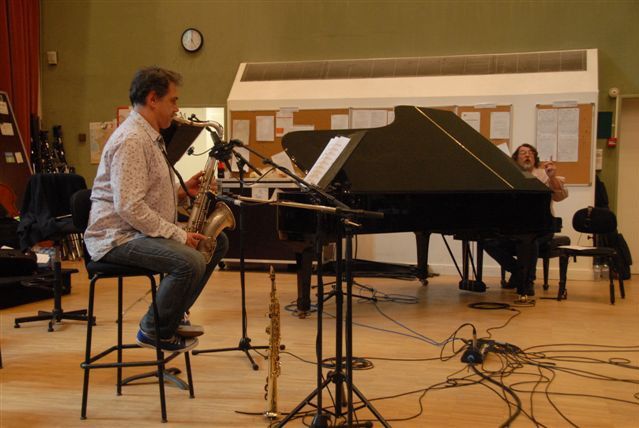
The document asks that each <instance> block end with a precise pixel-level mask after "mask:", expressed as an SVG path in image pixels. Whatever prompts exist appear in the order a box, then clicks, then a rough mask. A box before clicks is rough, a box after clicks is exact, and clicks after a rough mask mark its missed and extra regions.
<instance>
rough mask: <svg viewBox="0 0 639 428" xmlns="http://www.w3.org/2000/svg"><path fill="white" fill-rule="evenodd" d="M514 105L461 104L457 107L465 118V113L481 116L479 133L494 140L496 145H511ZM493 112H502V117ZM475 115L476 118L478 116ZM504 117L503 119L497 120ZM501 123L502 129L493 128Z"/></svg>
mask: <svg viewBox="0 0 639 428" xmlns="http://www.w3.org/2000/svg"><path fill="white" fill-rule="evenodd" d="M511 110H512V107H511V106H510V105H501V106H491V107H483V106H482V107H478V106H459V107H457V115H458V116H459V117H461V118H464V116H465V114H466V113H467V114H470V115H476V116H479V133H480V134H481V135H483V136H484V137H486V138H487V139H489V140H490V141H492V142H493V143H494V144H495V145H500V144H504V143H505V144H508V145H509V146H510V135H511V129H512V126H511V122H512V113H511ZM493 113H498V114H502V116H501V117H497V116H495V115H493ZM476 116H475V118H476ZM496 119H502V120H496ZM498 125H500V129H491V128H492V127H493V126H494V127H497V126H498Z"/></svg>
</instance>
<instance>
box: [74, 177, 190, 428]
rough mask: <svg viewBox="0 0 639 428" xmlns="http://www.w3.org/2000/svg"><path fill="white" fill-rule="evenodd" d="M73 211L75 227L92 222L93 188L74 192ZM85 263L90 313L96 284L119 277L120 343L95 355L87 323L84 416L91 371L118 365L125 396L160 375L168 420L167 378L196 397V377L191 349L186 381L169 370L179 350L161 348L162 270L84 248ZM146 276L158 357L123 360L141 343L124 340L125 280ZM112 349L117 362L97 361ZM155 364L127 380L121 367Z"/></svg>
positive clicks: (119, 386)
mask: <svg viewBox="0 0 639 428" xmlns="http://www.w3.org/2000/svg"><path fill="white" fill-rule="evenodd" d="M71 211H72V214H73V222H74V224H75V226H76V227H77V228H78V229H79V230H81V231H82V232H84V231H85V230H86V228H87V224H88V221H89V212H90V211H91V190H90V189H87V190H81V191H79V192H77V193H76V194H74V195H73V196H72V198H71ZM84 263H85V266H86V269H87V273H88V275H89V278H90V279H91V282H90V285H89V316H93V308H94V300H95V284H96V283H97V281H98V280H99V279H106V278H117V279H118V319H117V325H118V333H117V335H118V338H117V341H118V342H117V345H114V346H111V347H110V348H107V349H105V350H104V351H102V352H99V353H97V354H95V355H91V340H92V337H93V336H92V334H93V325H92V324H91V323H89V324H88V325H87V338H86V351H85V357H84V362H83V363H82V364H81V365H80V366H81V367H82V368H83V369H84V384H83V387H82V411H81V417H82V419H86V414H87V401H88V394H89V373H90V371H91V370H92V369H101V368H117V384H116V388H117V395H122V386H124V385H127V384H129V383H130V382H131V381H132V380H138V379H141V378H145V377H149V376H157V378H158V380H159V387H160V406H161V411H162V421H163V422H166V420H167V418H166V400H165V393H164V381H165V379H166V380H172V381H174V382H175V383H176V384H178V386H180V387H182V389H186V388H188V390H189V396H190V398H194V397H195V395H194V393H193V378H192V375H191V360H190V356H189V352H184V359H185V365H186V373H187V377H188V384H184V382H182V381H181V380H180V379H177V378H175V377H173V376H172V375H173V374H175V373H179V371H178V370H176V369H166V364H167V363H168V362H170V361H171V360H173V359H174V358H175V357H177V356H178V355H180V353H179V352H173V353H171V354H170V355H169V356H167V357H165V356H164V352H163V351H162V349H161V348H160V339H159V338H160V332H159V321H158V308H157V303H156V289H157V287H156V281H155V275H160V274H161V272H158V271H151V270H147V269H143V268H136V267H131V266H124V265H119V264H113V263H105V262H99V261H93V260H91V256H90V254H89V252H88V251H87V250H86V246H85V248H84ZM144 276H145V277H147V278H148V279H149V282H150V285H151V306H152V308H153V315H154V318H155V337H156V338H157V342H156V347H155V353H156V360H153V361H131V362H124V361H122V351H123V350H124V349H133V348H140V345H138V344H137V343H136V344H123V343H122V314H123V311H122V297H123V279H124V278H130V277H144ZM111 352H117V362H115V363H98V360H100V359H102V358H104V357H105V356H107V355H109V354H110V353H111ZM148 366H154V367H156V370H154V371H153V372H151V373H145V374H141V375H136V376H132V377H130V378H127V379H122V368H124V367H148Z"/></svg>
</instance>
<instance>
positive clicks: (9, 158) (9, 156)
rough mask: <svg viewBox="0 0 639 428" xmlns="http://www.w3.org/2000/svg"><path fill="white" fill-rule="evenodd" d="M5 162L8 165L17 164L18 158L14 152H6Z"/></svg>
mask: <svg viewBox="0 0 639 428" xmlns="http://www.w3.org/2000/svg"><path fill="white" fill-rule="evenodd" d="M4 161H5V162H6V163H16V157H15V155H14V154H13V152H4Z"/></svg>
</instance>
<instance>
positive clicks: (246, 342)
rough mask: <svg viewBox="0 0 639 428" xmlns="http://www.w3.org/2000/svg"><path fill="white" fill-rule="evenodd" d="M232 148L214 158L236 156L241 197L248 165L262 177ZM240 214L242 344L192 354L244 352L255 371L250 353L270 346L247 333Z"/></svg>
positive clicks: (240, 217)
mask: <svg viewBox="0 0 639 428" xmlns="http://www.w3.org/2000/svg"><path fill="white" fill-rule="evenodd" d="M232 147H233V144H231V143H228V144H227V147H226V148H225V149H223V150H218V152H217V153H216V152H214V156H216V158H217V159H219V160H222V161H225V163H227V164H228V159H229V158H230V155H231V153H233V154H234V155H235V158H236V160H237V166H238V168H239V172H240V179H239V185H240V189H239V192H240V195H241V194H242V191H243V190H244V166H245V165H246V166H248V167H250V168H251V169H253V170H254V171H257V173H258V174H260V175H261V173H260V172H259V171H258V170H257V169H256V168H255V167H254V166H253V165H251V164H250V163H249V162H248V160H246V158H244V156H242V155H241V154H240V153H237V152H236V151H234V150H233V149H232ZM218 156H219V157H218ZM229 171H230V168H229ZM239 213H240V215H239V220H238V223H239V234H240V289H241V291H242V337H241V338H240V342H239V344H238V345H237V346H236V347H232V348H217V349H201V350H198V349H195V350H193V351H192V352H191V353H192V354H193V355H198V354H206V353H212V352H226V351H242V352H244V354H245V355H246V357H247V358H248V359H249V362H250V363H251V367H252V368H253V370H258V369H259V366H258V365H257V364H256V363H255V360H253V357H252V356H251V354H250V353H249V351H254V350H256V349H268V345H260V346H254V345H251V338H250V337H248V333H247V331H248V319H247V314H246V281H245V272H246V269H245V265H244V205H243V204H240V206H239Z"/></svg>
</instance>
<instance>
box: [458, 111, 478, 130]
mask: <svg viewBox="0 0 639 428" xmlns="http://www.w3.org/2000/svg"><path fill="white" fill-rule="evenodd" d="M461 118H462V120H463V121H464V122H466V123H467V124H469V125H470V126H471V127H472V128H473V129H474V130H475V131H477V132H479V129H480V126H481V113H480V112H478V111H465V112H462V114H461Z"/></svg>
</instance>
